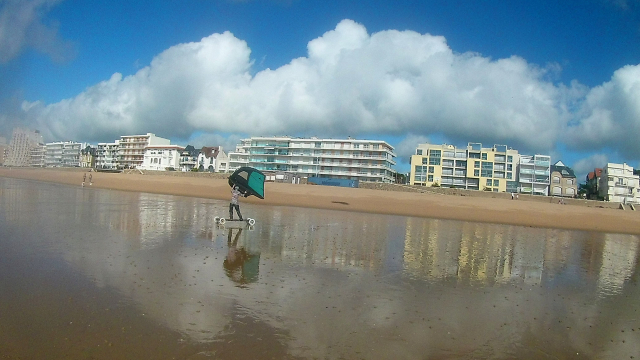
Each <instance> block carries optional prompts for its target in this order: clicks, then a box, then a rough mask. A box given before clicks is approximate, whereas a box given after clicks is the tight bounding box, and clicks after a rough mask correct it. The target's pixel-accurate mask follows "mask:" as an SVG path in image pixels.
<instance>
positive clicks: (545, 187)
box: [518, 155, 551, 196]
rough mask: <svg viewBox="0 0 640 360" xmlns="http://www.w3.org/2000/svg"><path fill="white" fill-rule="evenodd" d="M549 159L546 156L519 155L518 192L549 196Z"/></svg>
mask: <svg viewBox="0 0 640 360" xmlns="http://www.w3.org/2000/svg"><path fill="white" fill-rule="evenodd" d="M550 176H551V157H550V156H548V155H520V161H519V163H518V184H519V185H518V186H519V190H520V191H519V192H520V193H523V194H531V195H544V196H547V195H549V184H550Z"/></svg>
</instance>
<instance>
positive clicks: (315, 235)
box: [0, 177, 640, 360]
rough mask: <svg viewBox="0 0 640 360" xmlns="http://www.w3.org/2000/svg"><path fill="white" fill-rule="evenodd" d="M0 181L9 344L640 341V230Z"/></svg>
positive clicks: (16, 347) (525, 353)
mask: <svg viewBox="0 0 640 360" xmlns="http://www.w3.org/2000/svg"><path fill="white" fill-rule="evenodd" d="M94 185H95V184H94ZM92 186H93V185H92ZM0 190H2V192H1V193H0V254H1V256H0V273H1V274H2V276H0V289H2V295H1V296H0V314H1V318H0V358H7V359H47V358H49V359H105V360H106V359H109V360H121V359H127V360H128V359H132V360H133V359H136V360H137V359H186V360H199V359H460V360H463V359H464V360H469V359H541V360H542V359H634V358H637V354H638V353H639V351H640V319H638V316H637V314H638V313H639V312H640V303H639V302H638V301H637V299H638V297H639V296H640V281H639V280H640V262H639V261H638V260H639V254H640V237H638V236H637V235H625V234H611V233H602V232H587V231H569V230H556V229H547V228H537V227H522V226H511V225H498V224H491V223H473V222H461V221H452V220H438V219H428V218H419V217H406V216H395V215H382V214H373V213H364V212H350V211H333V210H329V211H327V210H322V209H313V208H300V207H292V206H264V205H254V204H244V205H243V207H242V210H243V212H245V213H246V215H247V216H251V217H255V218H257V219H258V222H257V223H256V226H255V228H253V229H251V228H247V229H244V230H243V231H242V232H240V231H239V230H238V229H233V230H231V229H226V228H224V227H220V226H217V225H216V224H215V223H214V222H213V220H212V219H213V217H214V216H216V215H220V214H221V213H224V212H226V211H227V204H228V203H227V200H222V201H220V200H212V199H203V198H199V197H182V196H172V195H159V194H150V193H146V192H135V191H128V192H123V191H107V190H102V189H96V188H93V187H88V186H87V187H85V188H81V187H80V186H78V185H74V186H66V185H59V184H55V183H45V182H36V181H22V180H15V179H7V178H2V177H0Z"/></svg>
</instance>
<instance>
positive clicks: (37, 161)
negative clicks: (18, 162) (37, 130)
mask: <svg viewBox="0 0 640 360" xmlns="http://www.w3.org/2000/svg"><path fill="white" fill-rule="evenodd" d="M46 153H47V146H46V145H44V144H40V145H38V146H36V147H33V148H31V166H33V167H45V161H44V159H45V156H46Z"/></svg>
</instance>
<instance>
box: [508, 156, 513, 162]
mask: <svg viewBox="0 0 640 360" xmlns="http://www.w3.org/2000/svg"><path fill="white" fill-rule="evenodd" d="M507 162H510V163H512V162H513V156H511V155H507Z"/></svg>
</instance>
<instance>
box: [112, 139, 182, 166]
mask: <svg viewBox="0 0 640 360" xmlns="http://www.w3.org/2000/svg"><path fill="white" fill-rule="evenodd" d="M170 143H171V142H170V141H169V139H165V138H161V137H158V136H156V135H155V134H152V133H147V134H146V135H125V136H121V137H120V141H119V147H118V167H119V168H121V169H135V168H137V167H138V166H141V165H142V162H143V161H144V153H145V148H146V147H147V146H156V145H169V144H170Z"/></svg>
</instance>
